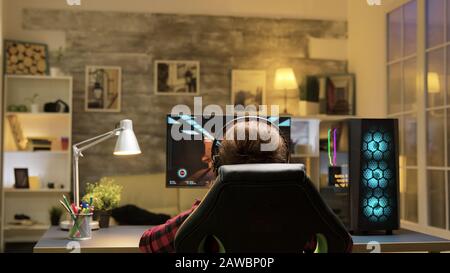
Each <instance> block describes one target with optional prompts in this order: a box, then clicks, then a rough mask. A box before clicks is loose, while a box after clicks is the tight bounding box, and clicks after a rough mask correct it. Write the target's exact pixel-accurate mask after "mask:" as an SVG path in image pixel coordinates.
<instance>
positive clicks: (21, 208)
mask: <svg viewBox="0 0 450 273" xmlns="http://www.w3.org/2000/svg"><path fill="white" fill-rule="evenodd" d="M4 94H5V101H4V109H5V111H6V110H7V109H8V106H10V105H26V106H28V108H30V107H29V105H27V100H26V98H30V97H33V95H34V94H38V97H37V99H36V102H37V103H38V104H39V106H40V109H39V112H36V113H30V112H5V113H4V119H3V166H2V167H3V177H2V178H3V179H2V180H3V181H2V184H3V190H2V196H3V198H2V200H3V201H2V202H3V206H2V207H3V213H2V215H3V219H2V222H3V227H2V229H1V232H2V234H3V237H4V242H6V243H8V242H34V241H37V240H38V239H39V238H40V237H41V236H42V234H43V233H44V232H45V230H47V229H48V227H49V225H50V217H49V209H50V208H51V207H52V206H58V205H59V203H58V200H59V199H60V198H61V195H63V194H66V195H68V193H70V189H71V152H70V148H69V147H71V142H72V139H71V136H72V77H49V76H15V75H7V76H5V77H4ZM58 99H60V100H62V101H64V102H65V103H67V104H68V105H69V110H70V111H69V113H46V112H43V105H44V104H45V103H47V102H55V101H56V100H58ZM11 116H15V117H16V118H17V120H18V122H19V124H20V127H21V129H22V132H23V135H24V137H25V138H28V137H37V138H48V139H51V140H52V141H51V149H50V150H49V151H32V150H29V149H25V150H21V149H20V148H19V147H18V146H17V145H16V141H15V137H14V131H13V130H12V129H11V125H10V123H9V120H8V118H9V117H11ZM63 137H64V138H67V139H68V143H67V148H66V147H63V145H62V141H61V139H62V138H63ZM64 146H65V145H64ZM65 148H66V149H65ZM14 168H27V169H28V173H29V176H30V177H31V176H37V177H39V180H40V184H41V185H40V188H36V189H16V188H14V181H15V179H14ZM49 182H52V183H54V184H55V188H54V189H49V188H48V187H47V184H48V183H49ZM61 186H62V187H63V188H61ZM15 214H25V215H28V216H30V217H31V219H32V220H33V221H36V224H34V225H32V226H20V225H14V224H10V223H11V222H12V221H13V220H14V215H15Z"/></svg>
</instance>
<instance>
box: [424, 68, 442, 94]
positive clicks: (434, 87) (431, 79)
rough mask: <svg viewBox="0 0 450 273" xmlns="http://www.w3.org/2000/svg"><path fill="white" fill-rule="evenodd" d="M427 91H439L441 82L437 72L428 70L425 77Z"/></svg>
mask: <svg viewBox="0 0 450 273" xmlns="http://www.w3.org/2000/svg"><path fill="white" fill-rule="evenodd" d="M427 83H428V84H427V86H428V93H439V92H440V91H441V83H440V81H439V74H438V73H436V72H428V77H427Z"/></svg>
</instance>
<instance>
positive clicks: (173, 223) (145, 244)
mask: <svg viewBox="0 0 450 273" xmlns="http://www.w3.org/2000/svg"><path fill="white" fill-rule="evenodd" d="M199 204H200V200H196V201H195V203H194V205H193V206H192V208H191V209H190V210H188V211H185V212H182V213H180V214H178V215H177V216H175V217H173V218H171V219H169V220H167V222H166V223H165V224H162V225H159V226H156V227H152V228H150V229H148V230H146V231H145V232H144V234H143V235H142V237H141V240H140V242H139V248H140V250H141V251H142V252H147V253H174V252H175V246H174V241H175V235H176V234H177V231H178V229H179V228H180V227H181V224H183V222H184V221H185V220H186V219H187V218H188V217H189V215H191V213H192V212H193V211H194V210H195V209H196V208H197V206H198V205H199Z"/></svg>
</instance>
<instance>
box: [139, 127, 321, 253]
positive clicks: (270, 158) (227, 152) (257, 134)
mask: <svg viewBox="0 0 450 273" xmlns="http://www.w3.org/2000/svg"><path fill="white" fill-rule="evenodd" d="M233 122H234V124H233V125H232V126H225V127H226V128H228V127H229V129H228V130H227V131H226V132H225V135H224V137H223V140H222V141H219V140H215V141H214V144H213V147H212V155H211V158H212V161H213V162H212V163H213V170H214V173H215V174H216V176H217V173H218V169H219V168H220V166H222V165H234V164H252V163H253V164H257V163H288V162H289V150H288V145H287V141H286V140H285V139H284V138H283V137H282V136H281V135H280V132H279V130H278V127H276V126H275V125H273V124H272V123H271V122H269V121H268V120H266V119H263V118H256V119H252V118H241V119H236V120H234V121H233ZM225 127H224V128H225ZM200 202H201V201H200V200H197V201H196V202H195V203H194V205H193V206H192V208H191V209H190V210H188V211H185V212H182V213H181V214H179V215H177V216H175V217H173V218H172V219H169V220H168V221H167V222H166V223H165V224H162V225H159V226H155V227H153V228H150V229H149V230H147V231H145V232H144V234H143V235H142V237H141V239H140V242H139V248H140V250H141V251H142V252H147V253H173V252H175V248H174V240H175V235H176V233H177V231H178V229H179V228H180V226H181V225H182V224H183V222H184V221H185V220H186V219H187V218H188V217H189V215H190V214H192V213H193V212H194V210H195V209H196V208H197V206H198V205H199V204H200ZM209 248H210V251H211V252H214V249H215V248H216V246H215V245H214V242H212V244H211V246H210V247H209ZM315 248H316V241H315V237H314V238H311V241H310V242H308V243H307V245H306V246H304V250H305V251H306V252H313V251H314V250H315Z"/></svg>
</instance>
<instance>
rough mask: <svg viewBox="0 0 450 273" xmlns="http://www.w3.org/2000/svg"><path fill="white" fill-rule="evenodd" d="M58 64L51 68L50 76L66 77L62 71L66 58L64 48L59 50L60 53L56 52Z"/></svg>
mask: <svg viewBox="0 0 450 273" xmlns="http://www.w3.org/2000/svg"><path fill="white" fill-rule="evenodd" d="M55 57H56V62H55V65H54V66H52V67H50V75H51V76H52V77H59V76H64V73H63V72H62V70H61V60H62V58H63V57H64V50H63V48H62V47H59V48H58V52H56V56H55Z"/></svg>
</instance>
